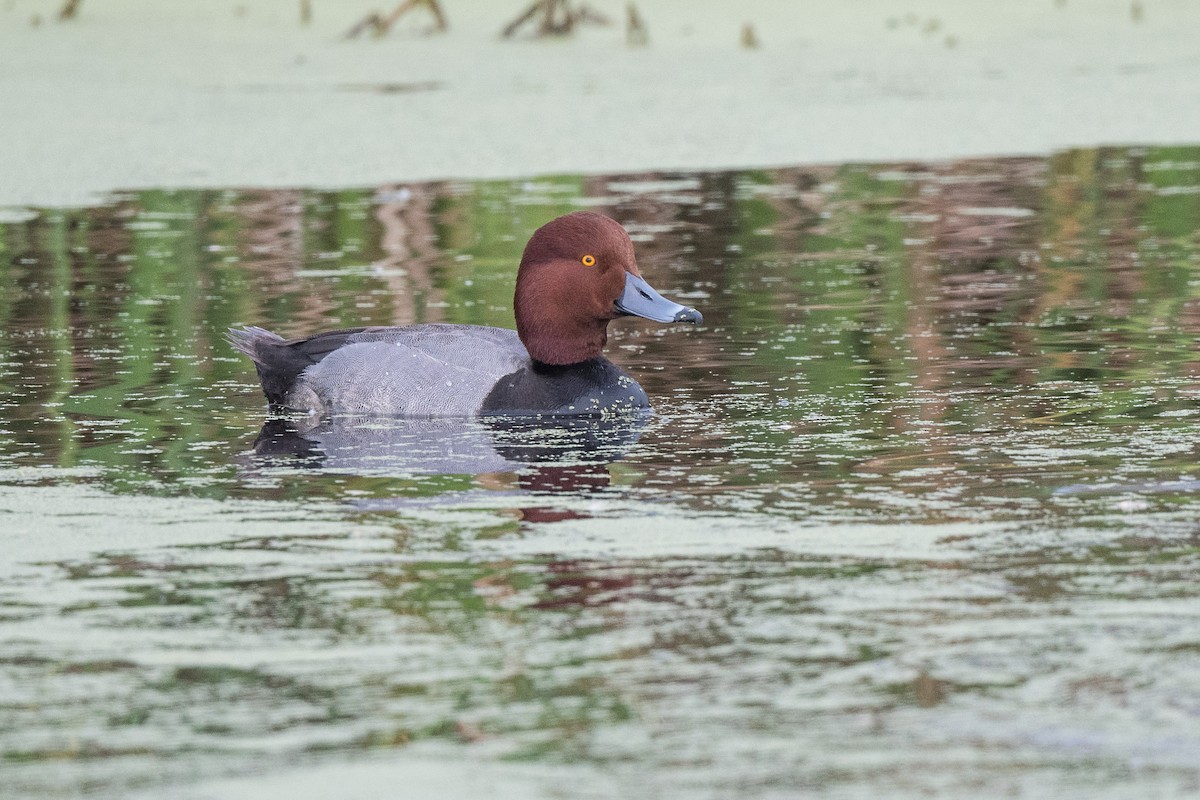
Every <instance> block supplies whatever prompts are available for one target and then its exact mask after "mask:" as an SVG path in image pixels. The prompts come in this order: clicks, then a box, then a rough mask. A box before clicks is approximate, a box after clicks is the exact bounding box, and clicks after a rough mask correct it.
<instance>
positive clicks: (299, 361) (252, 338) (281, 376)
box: [225, 326, 315, 408]
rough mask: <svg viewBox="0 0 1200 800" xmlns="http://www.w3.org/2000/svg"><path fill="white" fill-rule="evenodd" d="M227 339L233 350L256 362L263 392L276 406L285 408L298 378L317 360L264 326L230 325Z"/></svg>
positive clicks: (272, 404) (268, 400) (273, 405)
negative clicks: (243, 326)
mask: <svg viewBox="0 0 1200 800" xmlns="http://www.w3.org/2000/svg"><path fill="white" fill-rule="evenodd" d="M225 339H226V341H228V342H229V344H230V345H231V346H232V347H233V349H234V350H237V351H238V352H239V353H244V354H245V355H247V356H249V357H250V360H251V361H253V362H254V367H255V369H257V370H258V380H259V383H261V384H262V389H263V394H265V395H266V396H267V402H269V403H270V404H271V406H272V407H275V408H283V407H286V405H287V403H286V400H287V396H288V394H290V393H291V391H292V387H293V386H294V385H295V383H296V379H297V378H299V377H300V373H302V372H304V370H306V369H308V368H309V367H310V366H312V365H313V364H314V363H315V362H314V360H313V359H311V358H309V357H308V356H307V355H305V354H304V353H303V352H301V351H298V350H297V349H295V348H293V347H290V346H289V342H286V341H285V340H284V338H283V337H282V336H280V335H278V334H275V333H271V332H270V331H268V330H266V329H264V328H258V327H255V326H248V327H245V328H230V329H229V330H228V331H226V333H225Z"/></svg>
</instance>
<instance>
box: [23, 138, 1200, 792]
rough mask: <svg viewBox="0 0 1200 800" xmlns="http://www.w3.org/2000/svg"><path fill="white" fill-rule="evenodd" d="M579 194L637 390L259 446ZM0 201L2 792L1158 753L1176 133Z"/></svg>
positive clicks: (1085, 784)
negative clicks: (518, 414) (293, 396)
mask: <svg viewBox="0 0 1200 800" xmlns="http://www.w3.org/2000/svg"><path fill="white" fill-rule="evenodd" d="M580 208H593V209H597V210H600V211H603V212H604V213H607V214H610V215H611V216H613V217H615V218H616V219H617V220H619V221H620V222H622V223H623V224H624V225H625V226H626V227H627V228H628V230H629V231H630V233H631V234H632V236H633V238H634V240H635V243H636V246H637V248H638V252H639V263H640V265H641V268H642V271H643V273H644V274H645V275H646V276H647V277H648V279H649V280H650V281H651V283H653V284H654V285H655V286H656V287H657V288H658V289H659V290H660V291H662V292H663V293H664V294H665V295H667V296H669V297H671V298H673V299H677V300H680V301H681V302H685V303H687V304H689V305H694V306H696V307H697V308H699V309H700V310H701V311H703V313H704V317H705V321H706V324H705V325H704V326H703V327H699V328H693V327H691V326H676V327H660V326H656V325H654V324H652V323H648V322H644V321H636V320H625V321H619V322H617V323H615V324H614V325H613V326H612V329H611V338H610V343H609V355H610V356H611V357H612V358H613V359H614V360H615V361H617V362H618V363H620V364H622V365H623V366H625V367H626V368H627V369H628V370H629V371H630V372H631V373H633V374H634V375H635V377H637V379H638V380H639V381H640V382H641V383H642V385H643V386H644V387H645V389H646V391H647V393H648V394H649V395H650V397H651V398H652V402H653V403H654V414H653V416H652V417H650V418H649V419H645V420H632V421H629V420H626V421H620V420H618V421H615V422H614V421H606V422H604V423H599V422H597V423H582V424H580V425H578V426H576V427H574V428H570V429H560V430H543V429H539V428H536V427H534V428H532V429H524V430H512V429H508V430H505V429H498V428H496V427H484V426H482V425H479V424H475V423H462V424H456V425H450V424H446V425H427V424H426V425H424V426H422V425H413V424H408V423H397V424H392V423H389V422H386V421H377V422H374V423H371V424H368V425H365V426H362V425H359V426H349V425H344V426H341V427H331V428H329V429H327V430H326V431H324V432H323V433H321V435H314V436H311V437H301V436H296V435H295V433H294V432H289V431H287V430H286V422H284V421H279V420H276V421H273V422H272V423H271V427H269V428H268V429H267V430H265V431H263V436H262V438H261V439H259V437H260V428H261V427H262V426H263V423H264V422H265V421H266V417H265V408H264V403H263V400H262V397H261V394H260V393H259V390H258V386H257V383H256V380H255V376H254V373H253V370H252V368H251V366H250V365H249V363H248V362H246V361H245V360H244V359H243V358H241V357H238V356H237V354H235V353H234V352H233V351H232V350H231V349H230V348H229V346H228V345H227V344H226V343H225V342H224V341H223V339H222V333H223V332H224V331H225V329H226V328H227V327H229V326H231V325H235V324H258V325H263V326H264V327H268V328H271V329H274V330H277V331H279V332H280V333H283V334H285V335H299V334H302V333H305V332H310V331H315V330H318V329H322V328H325V329H328V328H334V327H342V326H352V325H363V324H368V325H369V324H400V323H410V322H430V321H449V322H464V323H481V324H494V325H501V326H505V327H509V326H511V324H512V316H511V314H512V312H511V292H512V280H513V276H514V271H515V265H516V263H517V261H518V260H519V257H520V252H521V249H522V247H523V245H524V242H525V241H526V239H527V238H528V236H529V234H530V233H531V232H532V231H533V229H534V228H536V227H537V226H539V225H540V224H542V223H543V222H545V221H547V220H548V219H550V218H552V217H554V216H556V215H558V214H561V213H565V212H568V211H572V210H577V209H580ZM2 213H3V216H2V217H0V220H2V222H0V286H2V287H3V288H2V291H0V389H2V391H0V783H3V785H4V786H5V792H4V795H5V797H38V798H58V797H80V796H85V795H86V796H88V797H142V796H145V797H164V796H170V797H173V798H192V797H195V798H209V797H212V798H230V797H247V798H249V797H253V798H274V797H279V798H283V797H287V798H305V797H313V798H316V797H329V796H346V797H394V796H405V797H426V796H428V797H434V796H437V797H445V796H464V797H465V796H478V797H489V796H490V797H618V796H619V797H638V798H663V797H670V798H716V797H735V796H736V797H750V798H768V797H795V796H797V795H799V794H804V793H806V792H808V793H816V794H820V795H821V796H823V797H867V796H879V795H881V794H885V795H886V796H889V797H909V796H911V797H918V796H919V797H927V796H930V795H935V796H999V795H1001V794H1003V795H1006V796H1016V797H1049V796H1053V797H1056V798H1064V797H1079V798H1097V797H1114V798H1115V797H1129V796H1131V794H1132V793H1133V792H1135V791H1136V793H1137V794H1138V795H1139V796H1155V797H1171V796H1185V795H1190V796H1194V793H1196V792H1198V791H1200V582H1198V581H1197V575H1198V572H1197V570H1198V568H1200V468H1198V466H1197V459H1196V451H1197V442H1198V438H1200V345H1198V340H1200V147H1176V148H1135V149H1130V148H1109V149H1091V150H1077V151H1070V152H1063V153H1058V154H1055V155H1053V156H1050V157H1047V158H1012V159H999V160H996V159H992V160H974V161H959V162H954V163H938V164H887V165H842V166H827V167H811V168H810V167H798V168H787V169H777V170H767V171H743V172H710V173H702V174H678V173H644V174H636V175H618V176H603V177H596V176H590V177H580V176H563V177H551V178H538V179H536V180H529V181H504V182H481V183H468V182H443V183H430V184H420V185H406V186H400V185H391V186H382V187H377V188H371V189H352V190H345V191H318V190H299V189H298V190H279V191H262V190H254V191H250V190H245V191H243V190H237V189H232V190H228V191H215V190H214V191H139V192H132V193H126V194H119V195H115V196H114V197H113V198H112V200H111V202H110V203H108V204H107V205H102V206H98V207H93V208H86V209H79V210H57V209H55V210H47V209H28V210H27V209H7V210H4V211H3V212H2ZM256 440H259V443H258V446H257V448H256V446H255V442H256ZM401 789H402V790H403V791H402V792H401V793H400V794H397V792H398V791H400V790H401Z"/></svg>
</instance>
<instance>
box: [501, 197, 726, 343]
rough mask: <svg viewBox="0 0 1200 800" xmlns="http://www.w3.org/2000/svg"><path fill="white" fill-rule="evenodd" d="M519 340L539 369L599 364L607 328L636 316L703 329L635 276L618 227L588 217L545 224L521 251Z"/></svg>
mask: <svg viewBox="0 0 1200 800" xmlns="http://www.w3.org/2000/svg"><path fill="white" fill-rule="evenodd" d="M513 309H514V310H515V311H516V316H517V333H518V335H519V336H520V337H521V342H522V343H523V344H524V345H525V349H526V350H528V351H529V355H530V356H531V357H532V358H533V359H534V360H535V361H540V362H542V363H543V364H576V363H579V362H581V361H587V360H589V359H593V358H598V357H599V356H600V353H601V351H602V350H603V349H604V345H605V344H606V343H607V342H608V323H609V322H610V321H611V320H613V319H616V318H617V317H621V316H627V315H634V316H639V317H645V318H646V319H652V320H655V321H657V322H691V323H694V324H697V325H699V324H700V323H701V322H703V318H702V317H701V316H700V312H698V311H696V310H695V309H694V308H687V307H686V306H681V305H679V304H678V303H673V302H671V301H670V300H668V299H666V298H665V297H663V296H662V295H660V294H659V293H658V292H656V291H655V290H654V288H653V287H652V286H650V284H648V283H646V281H645V280H644V279H643V278H642V276H641V273H640V272H638V267H637V260H636V259H635V258H634V255H633V242H631V241H630V240H629V234H627V233H626V232H625V229H624V228H622V227H621V226H620V225H619V224H617V222H615V221H614V220H611V219H609V218H608V217H606V216H604V215H603V214H597V213H595V212H592V211H576V212H575V213H573V214H567V215H566V216H562V217H559V218H557V219H554V220H551V221H550V222H548V223H546V224H545V225H543V226H542V227H540V228H538V229H537V230H536V231H535V232H534V234H533V236H532V237H531V238H530V240H529V244H527V245H525V254H524V255H523V256H522V257H521V268H520V270H519V271H518V272H517V290H516V296H515V297H514V298H513Z"/></svg>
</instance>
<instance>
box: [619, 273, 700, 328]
mask: <svg viewBox="0 0 1200 800" xmlns="http://www.w3.org/2000/svg"><path fill="white" fill-rule="evenodd" d="M617 311H620V312H621V313H622V314H628V315H630V316H634V317H645V318H646V319H652V320H654V321H655V322H690V323H692V324H693V325H703V324H704V317H703V316H702V315H701V314H700V312H699V311H697V310H696V309H694V308H689V307H688V306H683V305H680V304H679V303H676V302H675V301H673V300H668V299H667V298H665V297H663V296H662V295H661V294H659V293H658V292H657V291H656V290H655V288H654V287H653V286H651V285H650V284H648V283H646V281H645V280H644V279H642V278H639V277H638V276H637V275H634V274H633V273H632V272H626V273H625V291H624V292H622V293H621V296H620V297H619V298H617Z"/></svg>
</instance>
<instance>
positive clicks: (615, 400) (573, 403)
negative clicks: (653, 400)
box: [479, 358, 650, 416]
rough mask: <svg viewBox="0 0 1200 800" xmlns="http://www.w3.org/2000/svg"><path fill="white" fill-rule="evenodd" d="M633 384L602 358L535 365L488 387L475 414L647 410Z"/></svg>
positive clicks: (642, 395)
mask: <svg viewBox="0 0 1200 800" xmlns="http://www.w3.org/2000/svg"><path fill="white" fill-rule="evenodd" d="M649 407H650V400H649V399H648V398H647V397H646V393H645V392H644V391H643V390H642V387H641V386H639V385H638V383H637V381H635V380H634V379H633V378H631V377H629V375H628V374H627V373H626V372H625V371H624V370H623V369H621V368H620V367H618V366H617V365H616V364H614V363H612V362H611V361H609V360H608V359H606V358H597V359H593V360H591V361H584V362H582V363H580V364H568V365H566V366H552V365H549V364H541V363H538V362H533V363H531V364H530V366H527V367H522V368H521V369H519V370H517V371H516V372H510V373H509V374H508V375H505V376H504V377H503V378H501V379H500V380H498V381H496V385H495V386H494V387H492V391H491V392H490V393H489V394H488V396H487V397H486V398H484V401H483V407H482V408H480V410H479V413H480V414H481V415H484V416H488V415H509V416H512V415H528V414H549V415H552V416H582V415H591V414H602V413H605V412H611V411H620V410H629V409H639V408H649Z"/></svg>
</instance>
